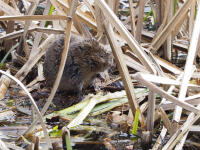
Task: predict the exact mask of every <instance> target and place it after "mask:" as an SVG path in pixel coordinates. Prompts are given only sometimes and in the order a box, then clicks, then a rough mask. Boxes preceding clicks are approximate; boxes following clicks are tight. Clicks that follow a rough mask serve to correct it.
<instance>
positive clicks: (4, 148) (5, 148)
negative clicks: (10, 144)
mask: <svg viewBox="0 0 200 150" xmlns="http://www.w3.org/2000/svg"><path fill="white" fill-rule="evenodd" d="M0 147H1V148H2V149H3V150H9V149H8V148H7V146H6V144H5V143H4V142H3V141H2V140H1V139H0Z"/></svg>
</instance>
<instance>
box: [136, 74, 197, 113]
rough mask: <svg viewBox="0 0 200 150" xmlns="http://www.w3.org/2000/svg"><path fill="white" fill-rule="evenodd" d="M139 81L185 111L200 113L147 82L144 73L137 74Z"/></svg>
mask: <svg viewBox="0 0 200 150" xmlns="http://www.w3.org/2000/svg"><path fill="white" fill-rule="evenodd" d="M134 77H135V78H136V79H137V80H138V81H140V82H141V83H142V84H143V85H145V86H147V87H149V88H150V89H151V90H152V91H154V92H155V93H158V94H160V95H161V96H162V97H164V98H166V99H167V100H168V101H171V102H173V103H174V104H176V105H178V106H181V107H183V108H184V109H186V110H189V111H191V112H194V113H196V114H198V113H199V112H200V109H198V108H196V107H194V106H192V105H190V104H188V103H186V102H181V101H179V100H178V99H177V98H176V97H174V96H172V95H169V94H168V93H167V92H165V91H164V90H162V89H160V88H158V87H157V86H156V85H154V84H152V83H150V82H147V81H146V80H145V79H144V78H143V76H142V73H137V74H136V75H135V76H134Z"/></svg>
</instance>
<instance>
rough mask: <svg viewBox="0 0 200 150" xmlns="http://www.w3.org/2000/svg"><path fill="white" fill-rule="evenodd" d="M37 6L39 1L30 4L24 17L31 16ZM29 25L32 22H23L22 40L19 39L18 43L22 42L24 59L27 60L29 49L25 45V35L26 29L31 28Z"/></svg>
mask: <svg viewBox="0 0 200 150" xmlns="http://www.w3.org/2000/svg"><path fill="white" fill-rule="evenodd" d="M38 4H39V0H35V1H34V2H33V3H31V5H30V7H29V9H28V13H27V14H26V15H33V14H34V12H35V9H36V8H37V5H38ZM31 24H32V20H31V21H25V24H24V33H23V37H22V38H23V40H22V38H21V39H20V43H21V42H23V45H24V53H25V57H26V58H28V57H29V55H30V49H29V47H28V45H27V43H26V35H27V31H28V28H29V26H31ZM17 51H20V50H17Z"/></svg>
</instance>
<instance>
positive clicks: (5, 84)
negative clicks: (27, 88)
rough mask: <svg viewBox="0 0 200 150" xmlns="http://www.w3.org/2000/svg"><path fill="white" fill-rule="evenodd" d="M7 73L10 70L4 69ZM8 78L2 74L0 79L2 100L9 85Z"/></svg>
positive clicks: (0, 96) (0, 97) (0, 98)
mask: <svg viewBox="0 0 200 150" xmlns="http://www.w3.org/2000/svg"><path fill="white" fill-rule="evenodd" d="M6 72H7V73H8V74H10V70H7V71H6ZM10 82H11V80H10V78H8V77H7V76H6V75H2V76H1V79H0V100H2V99H3V98H4V96H5V94H6V92H7V89H8V87H9V86H10Z"/></svg>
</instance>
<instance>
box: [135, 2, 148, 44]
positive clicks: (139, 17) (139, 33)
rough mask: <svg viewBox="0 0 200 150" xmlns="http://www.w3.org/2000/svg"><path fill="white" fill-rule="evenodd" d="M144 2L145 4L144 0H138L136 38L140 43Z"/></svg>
mask: <svg viewBox="0 0 200 150" xmlns="http://www.w3.org/2000/svg"><path fill="white" fill-rule="evenodd" d="M145 4H146V0H140V1H139V14H138V21H137V26H136V40H137V41H138V43H140V41H141V33H142V29H143V16H144V7H145Z"/></svg>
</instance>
